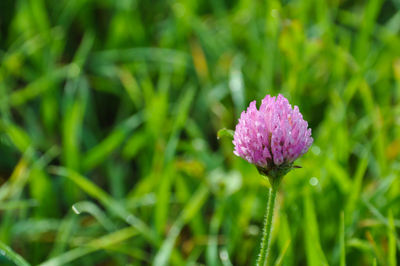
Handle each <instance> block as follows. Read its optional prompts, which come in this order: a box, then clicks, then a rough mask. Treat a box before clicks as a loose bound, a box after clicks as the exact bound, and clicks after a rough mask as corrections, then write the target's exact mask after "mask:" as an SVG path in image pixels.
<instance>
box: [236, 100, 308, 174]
mask: <svg viewBox="0 0 400 266" xmlns="http://www.w3.org/2000/svg"><path fill="white" fill-rule="evenodd" d="M312 142H313V138H312V137H311V129H310V128H308V123H307V121H305V120H304V119H303V116H302V114H301V113H300V111H299V108H298V107H297V106H294V108H292V106H291V105H290V104H289V101H288V100H287V99H286V98H285V97H284V96H282V95H281V94H279V95H278V96H277V97H271V96H270V95H267V96H266V97H265V98H264V99H263V100H262V103H261V106H260V108H259V109H257V107H256V101H253V102H251V103H250V106H249V107H248V108H247V110H246V111H243V112H242V114H241V116H240V118H239V122H238V124H237V125H236V129H235V133H234V137H233V144H234V145H235V150H234V154H235V155H237V156H240V157H242V158H243V159H245V160H247V161H248V162H249V163H252V164H255V165H256V166H257V167H258V168H261V169H271V168H274V167H279V166H284V165H290V166H291V165H292V163H293V162H294V161H295V160H296V159H297V158H299V157H300V156H302V155H303V154H304V153H305V152H307V150H308V148H309V147H310V146H311V144H312Z"/></svg>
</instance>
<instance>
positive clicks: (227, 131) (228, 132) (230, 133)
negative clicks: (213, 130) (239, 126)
mask: <svg viewBox="0 0 400 266" xmlns="http://www.w3.org/2000/svg"><path fill="white" fill-rule="evenodd" d="M234 134H235V131H233V130H231V129H226V128H223V129H220V130H218V133H217V138H218V139H220V138H222V137H228V138H231V139H233V135H234Z"/></svg>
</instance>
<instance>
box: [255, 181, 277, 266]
mask: <svg viewBox="0 0 400 266" xmlns="http://www.w3.org/2000/svg"><path fill="white" fill-rule="evenodd" d="M277 191H278V186H275V185H272V186H271V188H270V190H269V196H268V206H267V213H266V214H265V221H264V231H263V236H262V240H261V250H260V253H259V254H258V259H257V266H264V265H266V264H267V262H268V255H269V250H270V244H271V232H272V217H273V216H274V209H275V199H276V193H277Z"/></svg>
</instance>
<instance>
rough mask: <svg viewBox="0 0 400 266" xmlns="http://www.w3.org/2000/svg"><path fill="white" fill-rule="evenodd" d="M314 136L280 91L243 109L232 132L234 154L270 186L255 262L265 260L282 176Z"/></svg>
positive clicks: (264, 262)
mask: <svg viewBox="0 0 400 266" xmlns="http://www.w3.org/2000/svg"><path fill="white" fill-rule="evenodd" d="M312 142H313V138H312V137H311V129H310V128H308V123H307V121H305V120H304V119H303V116H302V114H301V113H300V111H299V108H298V107H297V106H294V108H292V106H291V105H290V104H289V101H288V100H287V99H286V98H285V97H283V96H282V95H281V94H279V95H278V96H277V97H271V96H270V95H267V96H266V97H265V98H264V99H263V100H262V102H261V106H260V108H259V109H257V107H256V101H253V102H251V103H250V106H249V107H248V108H247V110H246V111H243V112H242V114H241V116H240V118H239V122H238V124H237V125H236V129H235V132H234V133H233V144H234V145H235V150H234V154H235V155H237V156H240V157H242V158H243V159H245V160H246V161H248V162H249V163H251V164H254V165H255V166H256V167H257V169H258V171H259V173H260V174H261V175H264V176H266V177H267V178H268V180H269V182H270V184H271V188H270V191H269V197H268V207H267V211H266V216H265V224H264V231H263V236H262V240H261V248H260V253H259V256H258V259H257V265H266V264H267V261H268V255H269V248H270V239H271V231H272V218H273V213H274V208H275V198H276V194H277V191H278V188H279V184H280V182H281V180H282V178H283V177H284V176H285V175H286V174H287V173H288V172H289V171H290V170H291V169H293V168H298V166H294V165H293V163H294V161H295V160H296V159H297V158H299V157H300V156H302V155H303V154H304V153H305V152H307V150H308V148H309V147H310V146H311V144H312Z"/></svg>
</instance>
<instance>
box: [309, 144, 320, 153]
mask: <svg viewBox="0 0 400 266" xmlns="http://www.w3.org/2000/svg"><path fill="white" fill-rule="evenodd" d="M311 151H312V153H314V154H315V155H319V154H320V153H321V149H320V148H319V147H318V146H317V145H313V146H311Z"/></svg>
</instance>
